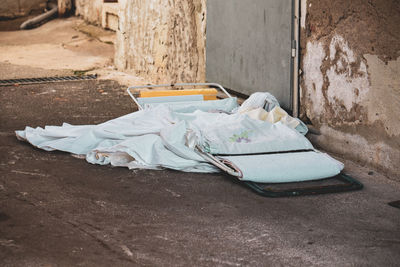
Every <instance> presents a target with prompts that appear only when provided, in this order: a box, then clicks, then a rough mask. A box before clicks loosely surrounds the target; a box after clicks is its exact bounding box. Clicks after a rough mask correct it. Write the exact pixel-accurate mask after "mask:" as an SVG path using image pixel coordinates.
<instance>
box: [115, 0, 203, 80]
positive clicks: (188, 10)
mask: <svg viewBox="0 0 400 267" xmlns="http://www.w3.org/2000/svg"><path fill="white" fill-rule="evenodd" d="M205 2H206V0H193V1H186V0H176V1H170V0H157V1H156V0H146V1H142V0H124V1H120V5H121V9H120V14H119V20H120V23H119V27H120V30H119V31H117V42H116V56H115V64H116V66H117V67H118V68H119V69H120V70H125V71H129V72H131V73H133V74H135V75H137V76H140V77H143V78H144V79H145V80H146V81H147V82H148V83H164V82H165V83H170V82H198V81H204V80H205V26H206V20H205V18H206V14H205V12H206V6H205Z"/></svg>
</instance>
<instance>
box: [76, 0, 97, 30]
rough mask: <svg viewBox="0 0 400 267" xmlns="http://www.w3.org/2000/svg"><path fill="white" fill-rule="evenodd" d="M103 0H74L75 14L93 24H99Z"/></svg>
mask: <svg viewBox="0 0 400 267" xmlns="http://www.w3.org/2000/svg"><path fill="white" fill-rule="evenodd" d="M102 7H103V0H75V14H76V15H78V16H82V17H83V19H84V20H86V21H88V22H90V23H93V24H95V25H101V19H102V18H101V14H102Z"/></svg>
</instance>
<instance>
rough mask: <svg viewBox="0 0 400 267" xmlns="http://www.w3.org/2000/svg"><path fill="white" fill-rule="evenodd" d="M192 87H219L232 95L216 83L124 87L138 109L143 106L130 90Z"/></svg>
mask: <svg viewBox="0 0 400 267" xmlns="http://www.w3.org/2000/svg"><path fill="white" fill-rule="evenodd" d="M175 86H178V87H194V86H209V87H213V88H218V89H220V90H221V91H222V92H223V93H224V94H226V95H227V96H228V97H229V98H231V97H232V96H231V95H230V94H229V93H228V92H227V91H226V89H225V88H224V87H223V86H222V85H220V84H218V83H175V84H157V85H139V86H130V87H128V88H127V89H126V91H127V92H128V94H129V96H130V97H131V98H132V100H133V102H135V104H136V105H137V106H138V108H139V110H142V109H143V107H142V106H141V105H140V104H139V102H138V100H137V99H136V98H137V97H138V93H132V92H131V90H137V89H142V88H162V87H175Z"/></svg>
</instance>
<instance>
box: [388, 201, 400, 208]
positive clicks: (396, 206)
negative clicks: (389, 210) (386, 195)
mask: <svg viewBox="0 0 400 267" xmlns="http://www.w3.org/2000/svg"><path fill="white" fill-rule="evenodd" d="M388 204H389V205H390V206H392V207H395V208H398V209H400V200H397V201H392V202H389V203H388Z"/></svg>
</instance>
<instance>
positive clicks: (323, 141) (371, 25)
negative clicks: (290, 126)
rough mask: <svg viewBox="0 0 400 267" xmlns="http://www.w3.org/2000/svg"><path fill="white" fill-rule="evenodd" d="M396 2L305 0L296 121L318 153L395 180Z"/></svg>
mask: <svg viewBox="0 0 400 267" xmlns="http://www.w3.org/2000/svg"><path fill="white" fill-rule="evenodd" d="M399 14H400V1H397V0H369V1H364V0H354V1H347V0H338V1H328V0H302V20H301V26H302V30H301V49H302V54H301V68H302V71H303V75H302V79H301V104H300V106H301V116H302V118H303V119H305V120H307V121H308V122H309V123H312V124H313V125H314V126H316V127H318V128H319V129H320V130H321V132H322V135H321V136H314V137H313V141H314V142H315V143H316V144H317V145H319V146H321V147H322V148H324V149H326V150H328V151H331V152H337V153H340V154H342V155H345V156H347V157H349V158H352V159H355V160H358V161H359V162H362V163H365V164H368V165H373V166H374V167H376V168H378V169H380V170H383V171H385V172H386V173H387V174H388V175H389V176H390V177H392V178H396V179H398V180H400V165H399V162H400V121H399V118H400V78H399V77H400V58H399V56H400V16H399Z"/></svg>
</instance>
